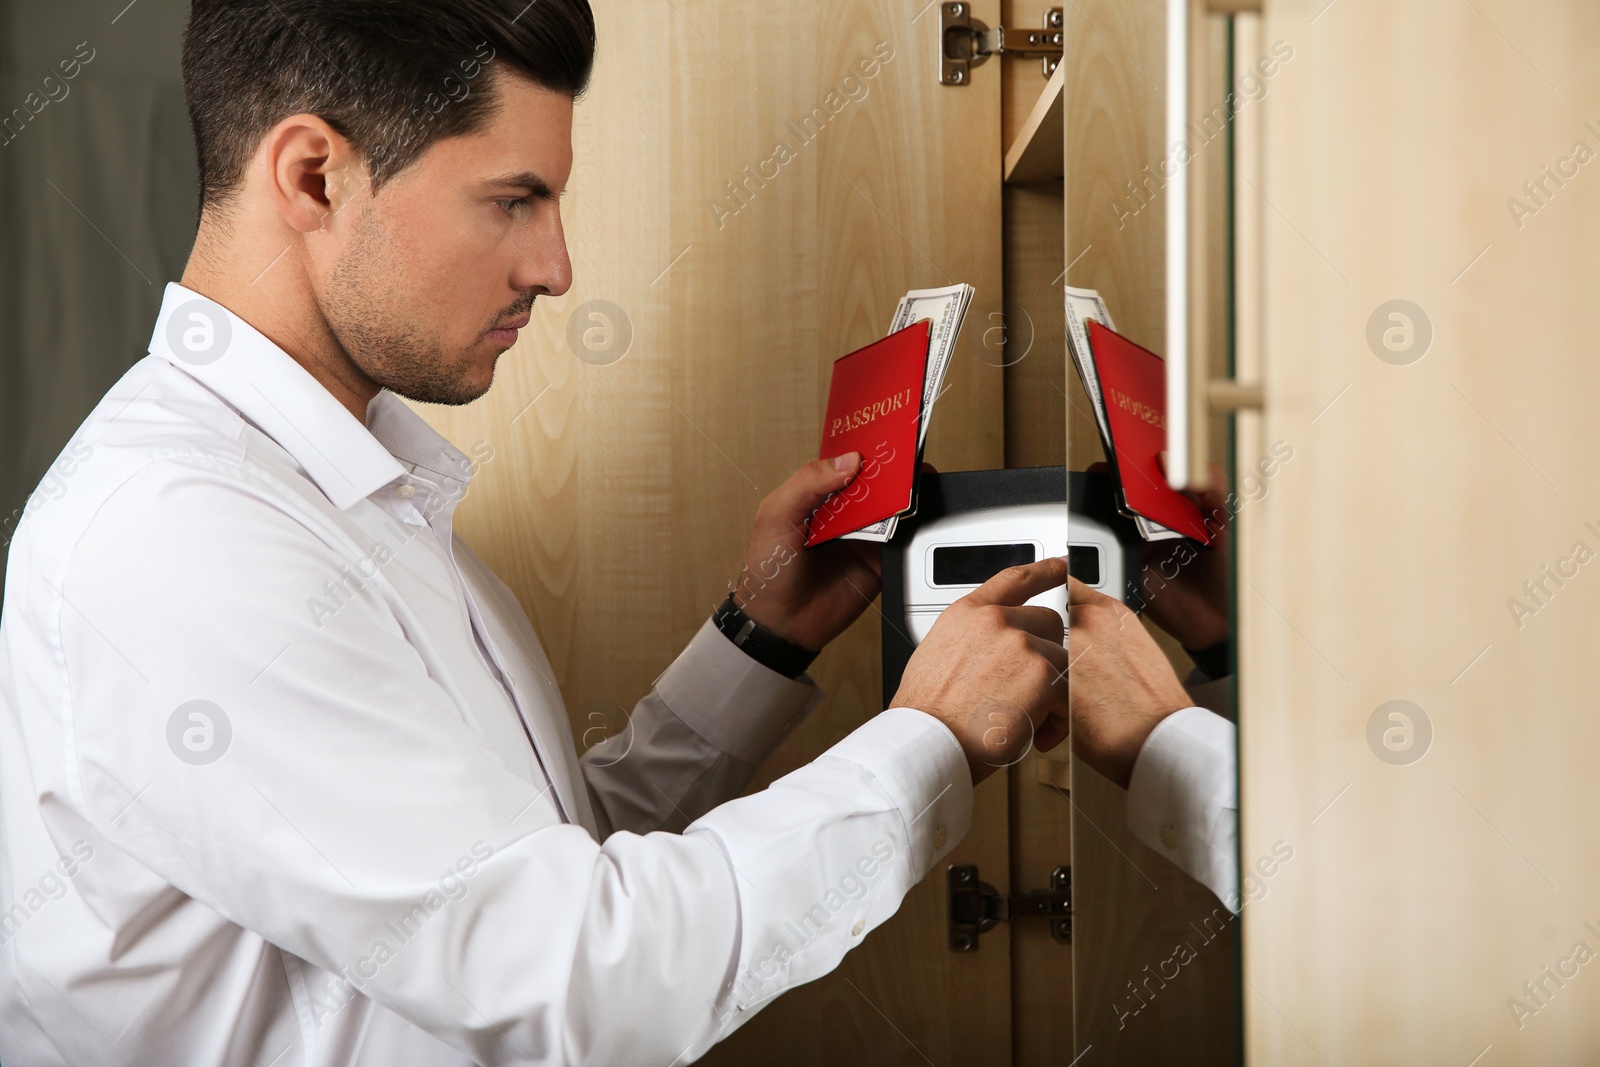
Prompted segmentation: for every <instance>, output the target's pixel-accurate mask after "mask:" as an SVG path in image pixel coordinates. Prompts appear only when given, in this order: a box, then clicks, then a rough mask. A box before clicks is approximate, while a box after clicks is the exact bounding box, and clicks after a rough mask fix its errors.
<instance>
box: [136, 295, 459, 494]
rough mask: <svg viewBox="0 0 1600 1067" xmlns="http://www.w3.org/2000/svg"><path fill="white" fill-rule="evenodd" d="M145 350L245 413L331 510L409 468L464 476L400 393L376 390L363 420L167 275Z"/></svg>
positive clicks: (453, 454)
mask: <svg viewBox="0 0 1600 1067" xmlns="http://www.w3.org/2000/svg"><path fill="white" fill-rule="evenodd" d="M150 354H151V355H155V356H160V357H161V358H163V359H165V360H167V361H169V362H170V363H172V365H173V366H175V367H178V368H179V369H180V370H183V371H185V372H187V373H188V374H189V375H190V376H191V377H193V378H194V379H195V380H197V381H198V382H200V384H202V385H204V386H205V387H206V388H208V389H210V390H211V391H212V392H214V393H216V394H217V395H218V396H220V397H221V398H222V399H223V400H225V401H227V402H228V403H229V404H231V405H233V407H234V408H235V409H236V410H237V411H238V412H239V414H240V415H242V416H244V417H245V418H247V419H249V420H250V421H251V422H252V423H254V424H255V425H256V427H257V428H259V429H260V430H261V432H262V433H264V434H266V435H267V436H268V437H270V438H272V439H273V440H274V441H276V442H277V443H278V444H279V445H280V446H282V447H283V449H284V450H285V451H286V452H288V453H289V454H290V455H291V456H293V457H294V458H295V460H296V462H298V463H299V464H300V466H301V467H303V468H305V471H306V474H307V475H308V476H309V477H310V478H311V480H312V481H314V482H316V484H317V486H318V488H320V489H321V490H322V491H323V492H324V493H325V494H327V497H328V499H329V501H331V502H332V503H333V506H334V507H336V508H338V509H339V510H340V511H344V510H345V509H347V508H349V507H350V505H352V504H354V503H355V502H356V501H358V500H363V499H365V498H366V497H369V496H371V495H372V494H373V493H375V492H377V491H378V490H379V489H381V488H383V487H384V486H386V485H388V484H389V483H390V482H392V481H394V480H395V479H397V478H402V477H404V476H405V475H406V473H407V471H406V468H405V467H404V466H402V464H401V461H402V460H404V461H406V462H409V463H411V464H413V465H415V466H417V467H421V468H424V469H425V470H427V471H429V472H431V473H433V474H438V475H441V476H444V477H447V478H453V479H456V480H457V481H459V482H461V483H462V485H463V486H464V485H465V483H466V482H467V481H468V480H470V478H471V477H472V464H471V463H470V461H468V460H467V458H466V456H465V455H463V454H462V453H461V452H460V451H459V450H457V449H456V448H455V447H453V446H452V445H451V444H450V442H448V441H446V440H445V439H444V438H443V437H442V436H440V434H439V433H438V432H437V431H435V430H434V429H433V427H431V426H429V425H428V424H427V423H426V422H425V421H423V419H422V417H421V416H419V415H418V414H417V413H416V412H415V411H412V410H411V408H409V407H407V406H406V404H405V403H404V402H403V401H401V399H400V398H399V397H397V396H395V395H394V394H393V393H391V392H390V391H389V390H387V389H384V390H382V391H380V392H379V393H378V395H377V396H376V397H374V398H373V400H372V403H371V404H370V405H368V407H367V419H366V424H365V425H363V424H362V423H361V421H359V420H358V419H356V417H355V416H354V415H352V414H350V410H349V409H348V408H346V407H345V406H344V405H343V404H341V403H340V402H339V401H338V400H337V399H336V398H335V397H334V395H333V394H332V393H330V392H328V390H327V388H326V387H324V386H323V385H322V383H321V382H319V381H317V379H316V378H315V377H313V376H312V374H311V372H310V371H308V370H306V369H305V368H304V367H303V366H301V365H300V364H299V363H298V362H297V361H296V360H295V359H294V358H293V357H292V356H290V355H289V354H288V353H287V352H285V351H284V350H283V349H281V348H279V347H278V346H277V345H276V344H274V343H273V342H272V341H270V340H268V339H267V337H266V336H265V335H263V334H262V333H260V332H259V331H258V330H256V329H255V328H254V327H253V326H251V325H250V324H249V323H248V322H245V321H244V319H242V318H240V317H239V316H237V315H235V314H234V313H233V312H231V311H229V310H228V309H227V308H225V307H223V306H222V305H221V304H218V303H217V302H216V301H214V300H211V299H209V298H208V297H204V296H201V295H200V294H199V293H197V292H195V291H194V290H192V289H189V288H187V287H185V286H182V285H179V284H178V283H177V282H168V283H167V288H166V293H165V295H164V296H163V298H162V301H161V313H160V314H159V315H158V316H157V317H156V326H155V332H154V333H153V334H152V335H151V338H150Z"/></svg>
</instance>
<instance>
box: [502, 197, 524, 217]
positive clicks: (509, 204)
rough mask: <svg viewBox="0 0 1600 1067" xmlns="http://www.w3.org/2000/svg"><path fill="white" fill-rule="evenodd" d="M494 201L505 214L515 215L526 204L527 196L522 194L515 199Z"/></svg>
mask: <svg viewBox="0 0 1600 1067" xmlns="http://www.w3.org/2000/svg"><path fill="white" fill-rule="evenodd" d="M495 203H496V204H498V205H499V207H500V210H501V211H504V212H505V213H506V214H507V215H515V214H517V213H518V212H520V211H522V210H523V209H524V208H526V207H527V206H528V198H527V197H525V196H523V197H518V198H516V199H515V200H496V201H495Z"/></svg>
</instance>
